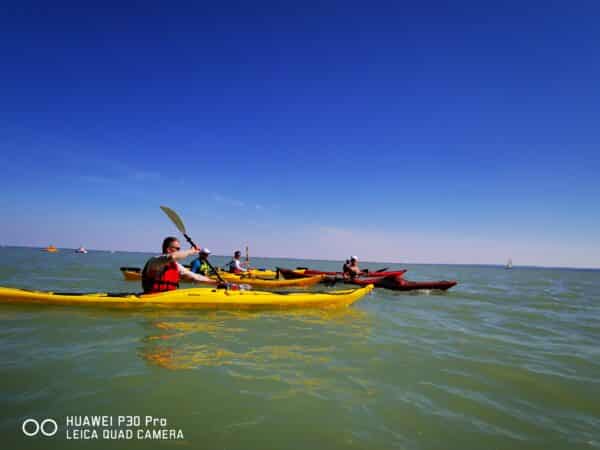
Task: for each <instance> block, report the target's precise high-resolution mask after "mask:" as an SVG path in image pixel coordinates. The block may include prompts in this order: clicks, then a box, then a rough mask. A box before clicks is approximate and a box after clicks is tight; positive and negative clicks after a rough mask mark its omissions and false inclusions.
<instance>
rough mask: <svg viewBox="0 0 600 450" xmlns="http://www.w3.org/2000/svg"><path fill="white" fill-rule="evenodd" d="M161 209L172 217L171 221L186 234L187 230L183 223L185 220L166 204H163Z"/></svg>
mask: <svg viewBox="0 0 600 450" xmlns="http://www.w3.org/2000/svg"><path fill="white" fill-rule="evenodd" d="M160 209H162V210H163V212H164V213H165V214H166V215H167V216H169V219H171V221H172V222H173V223H174V224H175V226H176V227H177V229H178V230H179V231H181V233H183V234H186V232H185V225H184V224H183V221H182V220H181V218H180V217H179V215H178V214H177V213H176V212H175V211H173V210H172V209H171V208H168V207H166V206H161V207H160Z"/></svg>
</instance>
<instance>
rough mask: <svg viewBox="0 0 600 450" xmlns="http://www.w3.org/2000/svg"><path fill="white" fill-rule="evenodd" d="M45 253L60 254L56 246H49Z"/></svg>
mask: <svg viewBox="0 0 600 450" xmlns="http://www.w3.org/2000/svg"><path fill="white" fill-rule="evenodd" d="M43 251H44V252H48V253H56V252H58V249H57V248H56V247H55V246H54V245H49V246H48V247H46V248H45V249H44V250H43Z"/></svg>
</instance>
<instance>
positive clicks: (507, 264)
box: [505, 258, 513, 269]
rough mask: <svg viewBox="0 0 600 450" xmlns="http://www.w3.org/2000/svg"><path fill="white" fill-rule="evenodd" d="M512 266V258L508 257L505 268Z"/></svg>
mask: <svg viewBox="0 0 600 450" xmlns="http://www.w3.org/2000/svg"><path fill="white" fill-rule="evenodd" d="M512 266H513V264H512V259H510V258H509V259H508V262H507V263H506V267H505V269H512Z"/></svg>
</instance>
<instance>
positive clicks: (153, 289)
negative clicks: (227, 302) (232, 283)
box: [142, 237, 225, 294]
mask: <svg viewBox="0 0 600 450" xmlns="http://www.w3.org/2000/svg"><path fill="white" fill-rule="evenodd" d="M200 252H201V250H198V249H197V248H191V249H189V250H181V244H180V243H179V240H178V239H177V238H175V237H168V238H166V239H165V240H164V241H163V245H162V255H159V256H154V257H152V258H150V259H149V260H148V262H146V265H145V266H144V270H142V288H143V289H144V293H145V294H154V293H157V292H165V291H172V290H175V289H177V288H178V287H179V280H180V279H181V278H187V279H188V280H191V281H195V282H197V283H203V284H212V285H216V286H217V287H225V286H221V283H218V282H217V281H215V280H212V279H210V278H208V277H206V276H204V275H200V274H197V273H193V272H191V271H190V270H188V269H186V268H185V267H183V265H181V264H179V263H178V262H177V261H179V260H182V259H185V258H187V257H188V256H192V255H197V254H198V253H200Z"/></svg>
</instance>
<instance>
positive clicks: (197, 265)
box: [190, 248, 212, 277]
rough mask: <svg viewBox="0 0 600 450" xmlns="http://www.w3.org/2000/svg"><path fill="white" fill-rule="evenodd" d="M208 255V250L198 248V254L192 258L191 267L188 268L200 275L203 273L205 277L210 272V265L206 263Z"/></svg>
mask: <svg viewBox="0 0 600 450" xmlns="http://www.w3.org/2000/svg"><path fill="white" fill-rule="evenodd" d="M208 255H210V250H209V249H207V248H203V249H202V250H200V253H199V254H198V258H197V259H195V260H194V262H193V263H192V267H191V268H190V270H191V271H192V272H194V273H199V274H200V275H204V276H205V277H207V276H208V275H210V273H211V272H212V269H211V268H210V265H209V264H208Z"/></svg>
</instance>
